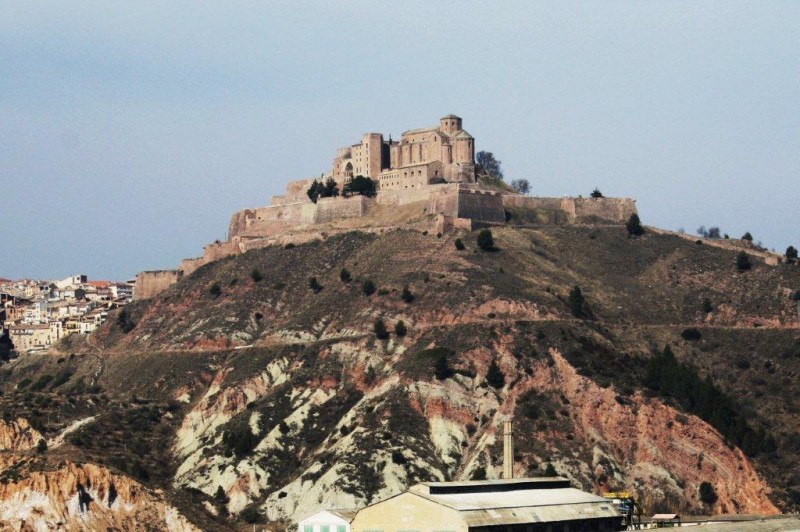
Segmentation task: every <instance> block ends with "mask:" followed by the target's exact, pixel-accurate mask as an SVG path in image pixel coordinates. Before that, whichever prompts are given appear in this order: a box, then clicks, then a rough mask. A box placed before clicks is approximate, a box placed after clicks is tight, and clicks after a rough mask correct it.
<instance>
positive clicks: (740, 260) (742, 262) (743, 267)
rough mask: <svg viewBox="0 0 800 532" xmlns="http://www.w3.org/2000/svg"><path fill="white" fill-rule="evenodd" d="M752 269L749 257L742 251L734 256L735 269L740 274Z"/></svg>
mask: <svg viewBox="0 0 800 532" xmlns="http://www.w3.org/2000/svg"><path fill="white" fill-rule="evenodd" d="M752 267H753V264H752V263H751V262H750V255H748V254H747V253H745V252H744V251H740V252H739V254H738V255H736V269H737V270H739V271H740V272H744V271H747V270H749V269H750V268H752Z"/></svg>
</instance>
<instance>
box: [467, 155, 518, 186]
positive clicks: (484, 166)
mask: <svg viewBox="0 0 800 532" xmlns="http://www.w3.org/2000/svg"><path fill="white" fill-rule="evenodd" d="M475 173H476V174H477V175H478V177H479V178H483V180H484V181H503V179H504V175H503V168H502V163H501V162H500V161H499V160H498V159H497V158H496V157H495V156H494V154H493V153H492V152H490V151H479V152H478V153H476V154H475ZM509 186H510V187H511V188H512V189H513V190H514V191H515V192H518V193H519V194H527V193H529V192H530V191H531V184H530V183H529V182H528V180H527V179H512V180H511V182H510V183H509Z"/></svg>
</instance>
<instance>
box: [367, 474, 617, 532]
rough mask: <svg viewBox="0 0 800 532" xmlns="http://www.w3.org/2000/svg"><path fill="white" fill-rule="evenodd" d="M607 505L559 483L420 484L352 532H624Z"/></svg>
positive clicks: (381, 505)
mask: <svg viewBox="0 0 800 532" xmlns="http://www.w3.org/2000/svg"><path fill="white" fill-rule="evenodd" d="M622 529H624V526H623V524H622V516H621V515H620V513H619V512H618V511H617V509H616V508H615V507H614V505H613V504H612V502H611V501H609V500H608V499H606V498H603V497H599V496H597V495H592V494H591V493H587V492H584V491H581V490H579V489H576V488H573V487H572V486H571V485H570V482H569V480H567V479H565V478H559V477H555V478H554V477H545V478H520V479H507V480H483V481H467V482H424V483H421V484H417V485H416V486H413V487H411V488H410V489H409V490H408V491H405V492H403V493H401V494H399V495H396V496H394V497H390V498H389V499H386V500H384V501H381V502H378V503H375V504H373V505H371V506H367V507H366V508H363V509H362V510H360V511H359V512H358V514H356V516H355V519H353V521H352V530H353V532H401V531H402V532H495V531H497V532H500V531H502V532H576V531H599V532H604V531H612V530H622Z"/></svg>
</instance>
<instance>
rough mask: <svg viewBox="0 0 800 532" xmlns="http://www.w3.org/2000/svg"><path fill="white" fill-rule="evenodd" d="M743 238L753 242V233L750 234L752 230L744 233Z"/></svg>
mask: <svg viewBox="0 0 800 532" xmlns="http://www.w3.org/2000/svg"><path fill="white" fill-rule="evenodd" d="M742 240H747V241H748V242H752V241H753V235H751V234H750V231H747V232H746V233H745V234H743V235H742Z"/></svg>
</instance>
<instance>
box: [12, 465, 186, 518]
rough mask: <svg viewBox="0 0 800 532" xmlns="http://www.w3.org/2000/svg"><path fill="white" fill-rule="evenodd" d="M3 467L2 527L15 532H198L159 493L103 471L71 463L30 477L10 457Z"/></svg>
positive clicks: (126, 478)
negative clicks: (109, 531) (61, 531)
mask: <svg viewBox="0 0 800 532" xmlns="http://www.w3.org/2000/svg"><path fill="white" fill-rule="evenodd" d="M0 465H2V469H3V470H4V471H5V472H6V473H5V475H6V477H5V478H4V481H5V482H3V483H0V522H2V523H4V524H5V525H6V526H8V527H9V529H11V530H35V531H47V530H56V529H64V530H105V529H108V528H114V529H120V530H142V529H165V530H167V529H168V530H176V531H187V532H188V531H196V530H199V529H198V528H196V527H195V526H193V525H192V524H191V523H189V521H187V520H186V519H185V518H184V517H183V516H182V515H181V514H180V513H179V512H178V511H177V510H176V509H175V508H174V507H172V506H170V505H169V504H166V503H164V502H163V500H162V498H161V497H160V496H159V493H158V492H154V491H151V490H148V489H146V488H144V487H143V486H142V485H141V484H139V483H138V482H135V481H133V480H131V479H130V478H128V477H125V476H123V475H115V474H112V473H111V472H110V471H109V470H108V469H106V468H104V467H99V466H96V465H93V464H83V465H78V464H75V463H73V462H69V461H67V462H64V463H63V464H60V465H59V466H57V468H56V469H54V470H48V471H26V469H28V466H29V465H30V464H28V463H27V461H26V459H25V458H20V457H8V456H4V457H2V458H0ZM9 472H12V473H13V474H12V475H10V476H11V477H12V478H8V477H9V476H8V473H9Z"/></svg>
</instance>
